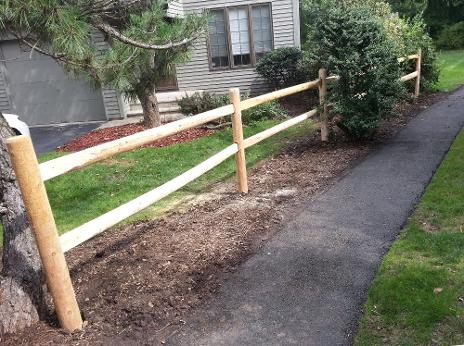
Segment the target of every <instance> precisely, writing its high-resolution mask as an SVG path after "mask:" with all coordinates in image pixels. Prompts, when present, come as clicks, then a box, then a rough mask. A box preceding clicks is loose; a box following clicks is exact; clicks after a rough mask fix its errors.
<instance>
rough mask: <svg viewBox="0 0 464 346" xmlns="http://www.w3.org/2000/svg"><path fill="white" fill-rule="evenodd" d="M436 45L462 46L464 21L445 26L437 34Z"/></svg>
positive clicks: (455, 47) (446, 47) (443, 47)
mask: <svg viewBox="0 0 464 346" xmlns="http://www.w3.org/2000/svg"><path fill="white" fill-rule="evenodd" d="M437 47H438V48H441V49H461V48H464V22H459V23H456V24H453V25H450V26H447V27H445V28H444V29H443V30H442V31H441V32H440V34H439V35H438V38H437Z"/></svg>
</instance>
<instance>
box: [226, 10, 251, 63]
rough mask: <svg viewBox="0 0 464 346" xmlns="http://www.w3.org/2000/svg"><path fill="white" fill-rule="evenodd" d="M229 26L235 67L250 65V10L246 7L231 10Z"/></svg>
mask: <svg viewBox="0 0 464 346" xmlns="http://www.w3.org/2000/svg"><path fill="white" fill-rule="evenodd" d="M229 24H230V37H231V45H232V55H233V57H234V65H235V66H241V65H250V64H251V56H250V32H249V28H248V9H247V8H246V7H239V8H231V9H229Z"/></svg>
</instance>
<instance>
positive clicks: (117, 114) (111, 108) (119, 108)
mask: <svg viewBox="0 0 464 346" xmlns="http://www.w3.org/2000/svg"><path fill="white" fill-rule="evenodd" d="M92 42H93V44H94V45H95V46H96V47H97V50H98V51H99V52H100V53H101V54H103V52H104V51H106V50H107V49H108V43H106V42H105V38H104V36H103V34H102V33H101V32H99V31H96V32H94V33H93V35H92ZM101 92H102V96H103V105H104V107H105V113H106V118H107V119H108V120H111V119H121V118H124V117H125V116H126V114H127V110H126V109H125V107H124V105H123V102H122V100H121V96H120V95H119V93H118V92H117V91H116V90H114V89H105V88H103V89H102V91H101Z"/></svg>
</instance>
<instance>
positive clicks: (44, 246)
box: [7, 51, 422, 331]
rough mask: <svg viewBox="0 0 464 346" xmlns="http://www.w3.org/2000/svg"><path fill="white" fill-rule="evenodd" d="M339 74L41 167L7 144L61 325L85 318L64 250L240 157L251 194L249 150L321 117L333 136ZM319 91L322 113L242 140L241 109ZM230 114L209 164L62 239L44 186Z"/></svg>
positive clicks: (19, 141)
mask: <svg viewBox="0 0 464 346" xmlns="http://www.w3.org/2000/svg"><path fill="white" fill-rule="evenodd" d="M412 59H416V60H417V64H416V71H415V72H413V73H410V74H408V75H406V76H404V77H402V78H401V80H403V81H407V80H411V79H414V78H416V90H415V94H416V96H418V95H419V91H420V76H421V59H422V55H421V52H420V51H419V52H418V54H415V55H410V56H408V57H404V58H400V59H398V61H399V62H400V63H401V62H404V61H407V60H412ZM339 79H340V77H339V76H327V72H326V71H325V70H324V69H321V70H320V71H319V78H318V79H317V80H314V81H310V82H307V83H302V84H299V85H296V86H292V87H289V88H285V89H281V90H277V91H274V92H271V93H268V94H265V95H261V96H257V97H253V98H250V99H247V100H243V101H241V100H240V90H239V89H231V90H230V100H231V104H229V105H227V106H223V107H220V108H216V109H213V110H211V111H208V112H204V113H201V114H198V115H195V116H192V117H188V118H185V119H182V120H179V121H175V122H172V123H169V124H166V125H163V126H160V127H157V128H154V129H150V130H146V131H143V132H139V133H136V134H133V135H131V136H128V137H124V138H121V139H118V140H115V141H112V142H108V143H104V144H100V145H98V146H95V147H92V148H89V149H85V150H82V151H80V152H77V153H73V154H69V155H66V156H63V157H60V158H57V159H54V160H50V161H47V162H45V163H42V164H40V165H39V164H38V163H37V157H36V155H35V153H34V150H33V147H32V142H31V139H30V138H29V137H27V136H18V137H13V138H10V139H8V140H7V146H8V149H9V152H10V154H11V160H12V163H13V168H14V170H15V172H16V176H17V179H18V183H19V186H20V188H21V192H22V194H23V196H24V200H25V205H26V209H27V213H28V216H29V218H30V220H31V224H32V228H33V232H34V236H35V239H36V243H37V247H38V249H39V252H40V256H41V259H42V263H43V265H44V271H45V274H46V278H47V284H48V286H49V288H50V293H51V295H52V298H53V301H54V304H55V308H56V311H57V315H58V318H59V321H60V324H61V326H62V327H63V328H64V329H67V330H68V331H75V330H79V329H81V328H82V319H81V314H80V311H79V307H78V305H77V301H76V297H75V293H74V289H73V286H72V283H71V279H70V276H69V270H68V267H67V265H66V261H65V258H64V252H66V251H69V250H70V249H72V248H74V247H76V246H78V245H80V244H82V243H83V242H85V241H87V240H89V239H91V238H93V237H95V236H96V235H98V234H100V233H102V232H104V231H105V230H107V229H109V228H111V227H112V226H114V225H116V224H118V223H119V222H121V221H123V220H125V219H127V218H128V217H130V216H132V215H134V214H136V213H138V212H140V211H141V210H143V209H145V208H147V207H149V206H150V205H152V204H154V203H156V202H157V201H159V200H161V199H162V198H164V197H166V196H168V195H170V194H172V193H173V192H175V191H177V190H179V189H181V188H182V187H184V186H185V185H187V184H188V183H190V182H192V181H193V180H195V179H197V178H199V177H200V176H202V175H203V174H205V173H206V172H208V171H210V170H211V169H213V168H214V167H216V166H218V165H219V164H221V163H222V162H224V161H225V160H227V159H228V158H230V157H231V156H234V155H235V156H236V171H237V181H238V189H239V192H241V193H247V192H248V181H247V171H246V156H245V149H247V148H249V147H251V146H253V145H255V144H257V143H259V142H261V141H263V140H265V139H266V138H269V137H271V136H273V135H275V134H277V133H279V132H282V131H284V130H286V129H288V128H290V127H292V126H295V125H297V124H299V123H301V122H303V121H305V120H307V119H310V118H312V117H314V116H316V115H317V114H319V115H320V120H321V122H320V127H321V139H322V141H327V140H328V137H329V124H328V121H329V107H328V104H327V87H328V84H329V83H333V82H336V81H338V80H339ZM311 89H318V90H319V102H320V107H319V109H313V110H310V111H308V112H306V113H304V114H302V115H300V116H297V117H294V118H292V119H289V120H286V121H284V122H282V123H280V124H278V125H276V126H274V127H272V128H270V129H267V130H265V131H263V132H260V133H258V134H255V135H254V136H251V137H249V138H246V139H245V138H243V125H242V111H243V110H246V109H249V108H252V107H255V106H258V105H260V104H263V103H266V102H270V101H273V100H277V99H279V98H282V97H285V96H289V95H293V94H296V93H299V92H302V91H306V90H311ZM229 115H232V131H233V138H234V143H233V144H231V145H230V146H229V147H227V148H225V149H224V150H222V151H220V152H219V153H217V154H215V155H213V156H212V157H210V158H209V159H207V160H206V161H204V162H202V163H200V164H199V165H197V166H195V167H193V168H191V169H189V170H188V171H186V172H185V173H183V174H181V175H179V176H178V177H176V178H174V179H172V180H171V181H169V182H167V183H165V184H163V185H161V186H159V187H157V188H155V189H153V190H151V191H149V192H147V193H145V194H143V195H141V196H139V197H137V198H136V199H134V200H132V201H130V202H127V203H125V204H123V205H121V206H119V207H117V208H116V209H113V210H111V211H109V212H107V213H105V214H103V215H101V216H99V217H97V218H95V219H94V220H91V221H89V222H87V223H85V224H83V225H81V226H79V227H77V228H75V229H73V230H71V231H69V232H67V233H65V234H64V235H62V236H61V237H59V238H58V233H57V229H56V225H55V220H54V218H53V214H52V212H51V207H50V203H49V201H48V197H47V193H46V190H45V185H44V182H45V181H47V180H50V179H52V178H54V177H57V176H60V175H63V174H65V173H68V172H70V171H73V170H76V169H80V168H82V167H85V166H88V165H90V164H92V163H96V162H99V161H102V160H105V159H108V158H110V157H112V156H114V155H116V154H119V153H123V152H127V151H130V150H133V149H136V148H139V147H141V146H143V145H146V144H149V143H151V142H153V141H155V140H158V139H162V138H165V137H167V136H170V135H173V134H175V133H178V132H180V131H183V130H187V129H190V128H193V127H197V126H200V125H203V124H206V123H208V122H211V121H214V120H217V119H220V118H223V117H226V116H229Z"/></svg>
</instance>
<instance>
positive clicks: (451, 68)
mask: <svg viewBox="0 0 464 346" xmlns="http://www.w3.org/2000/svg"><path fill="white" fill-rule="evenodd" d="M439 64H440V69H441V71H440V80H439V81H438V84H437V88H438V89H439V90H441V91H453V90H455V89H457V88H458V87H460V86H461V85H464V50H454V51H444V52H442V53H441V54H440V57H439Z"/></svg>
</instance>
